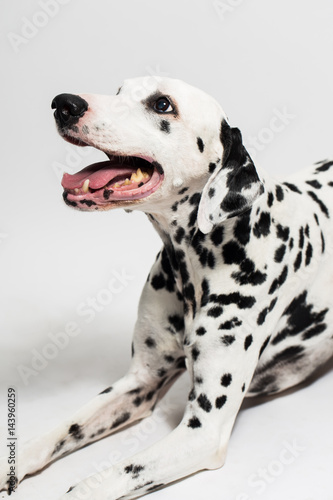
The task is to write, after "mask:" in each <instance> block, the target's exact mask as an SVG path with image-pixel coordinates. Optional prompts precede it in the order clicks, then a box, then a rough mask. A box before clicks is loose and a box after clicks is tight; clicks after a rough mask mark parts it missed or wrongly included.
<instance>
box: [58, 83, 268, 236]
mask: <svg viewBox="0 0 333 500" xmlns="http://www.w3.org/2000/svg"><path fill="white" fill-rule="evenodd" d="M52 108H55V113H54V116H55V119H56V123H57V127H58V131H59V133H60V134H61V136H62V137H63V138H64V139H65V140H67V141H68V142H70V143H72V144H75V145H77V146H93V147H95V148H97V149H99V150H101V151H103V152H105V153H106V155H107V157H108V160H107V161H103V162H100V163H95V164H93V165H90V166H88V167H86V168H84V169H83V170H81V171H80V172H78V173H77V174H74V175H69V174H65V175H64V177H63V180H62V186H63V188H64V199H65V201H66V203H67V204H68V205H71V206H74V207H75V208H78V209H81V210H107V209H111V208H115V207H123V208H130V209H135V208H137V209H140V210H142V211H144V212H148V213H150V212H152V213H155V214H156V213H157V214H158V213H165V211H167V210H169V209H170V207H171V206H172V205H173V203H174V202H175V200H176V199H177V197H179V193H182V192H185V191H187V192H188V193H187V194H190V193H191V192H193V193H194V192H198V191H199V192H201V193H202V196H201V201H200V204H199V209H198V224H199V228H200V229H201V231H203V232H205V233H207V232H209V231H210V230H211V229H212V227H213V225H215V224H218V223H220V222H222V221H223V220H224V219H226V218H229V217H233V216H235V215H237V214H239V213H241V212H244V211H245V210H247V209H248V208H249V207H250V206H251V205H252V203H253V202H254V201H255V200H256V199H257V198H258V197H259V196H260V194H261V193H262V192H263V187H262V184H261V182H260V181H259V178H258V175H257V172H256V170H255V168H254V165H253V163H252V161H251V159H250V157H249V155H248V154H247V152H246V150H245V148H244V146H243V144H242V138H241V134H240V132H239V130H238V129H235V128H231V127H230V126H229V125H228V123H227V120H226V117H225V115H224V113H223V111H222V109H221V107H220V106H219V105H218V103H217V102H216V101H215V100H214V99H213V98H211V97H210V96H208V95H207V94H205V93H204V92H202V91H201V90H198V89H196V88H194V87H191V86H190V85H187V84H185V83H184V82H181V81H179V80H173V79H169V78H160V77H147V78H136V79H132V80H126V81H125V83H124V85H123V86H122V87H121V88H120V89H119V90H118V92H117V94H116V95H115V96H102V95H91V94H80V95H72V94H61V95H59V96H57V97H56V98H55V99H54V100H53V102H52ZM185 188H187V190H186V189H185Z"/></svg>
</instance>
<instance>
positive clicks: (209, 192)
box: [208, 188, 215, 198]
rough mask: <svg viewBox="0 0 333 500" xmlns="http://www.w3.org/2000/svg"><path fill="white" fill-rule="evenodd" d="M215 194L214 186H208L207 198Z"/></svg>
mask: <svg viewBox="0 0 333 500" xmlns="http://www.w3.org/2000/svg"><path fill="white" fill-rule="evenodd" d="M213 196H215V188H210V190H209V191H208V198H213Z"/></svg>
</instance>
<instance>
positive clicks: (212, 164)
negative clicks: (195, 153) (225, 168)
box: [208, 163, 216, 174]
mask: <svg viewBox="0 0 333 500" xmlns="http://www.w3.org/2000/svg"><path fill="white" fill-rule="evenodd" d="M215 169H216V163H210V164H209V167H208V171H209V173H210V174H212V173H213V172H214V170H215Z"/></svg>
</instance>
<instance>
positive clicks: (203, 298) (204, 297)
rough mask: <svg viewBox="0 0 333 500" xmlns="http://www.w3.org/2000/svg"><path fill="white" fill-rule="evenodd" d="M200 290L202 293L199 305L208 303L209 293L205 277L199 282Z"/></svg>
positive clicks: (202, 305)
mask: <svg viewBox="0 0 333 500" xmlns="http://www.w3.org/2000/svg"><path fill="white" fill-rule="evenodd" d="M201 290H202V295H201V303H200V305H201V307H204V306H206V305H207V304H208V301H209V293H210V290H209V284H208V281H207V280H206V278H204V279H203V280H202V283H201Z"/></svg>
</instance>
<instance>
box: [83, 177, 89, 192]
mask: <svg viewBox="0 0 333 500" xmlns="http://www.w3.org/2000/svg"><path fill="white" fill-rule="evenodd" d="M89 182H90V181H89V179H86V180H85V181H84V183H83V186H82V191H83V192H84V193H88V191H89Z"/></svg>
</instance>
